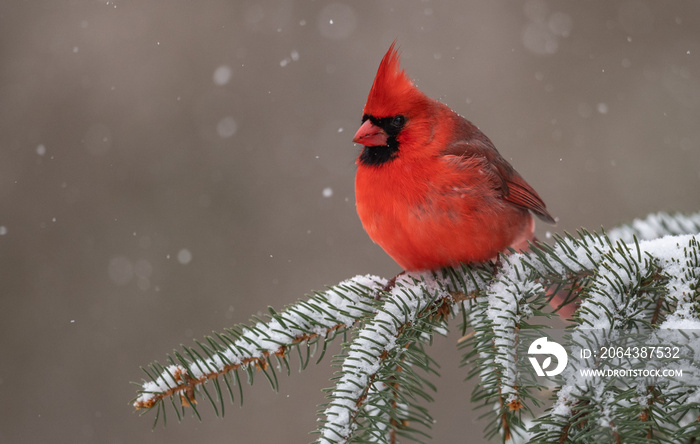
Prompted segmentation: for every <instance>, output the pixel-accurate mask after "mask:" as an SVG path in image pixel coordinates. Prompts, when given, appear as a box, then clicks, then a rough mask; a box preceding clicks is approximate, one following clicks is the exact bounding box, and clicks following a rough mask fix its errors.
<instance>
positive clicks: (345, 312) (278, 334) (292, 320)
mask: <svg viewBox="0 0 700 444" xmlns="http://www.w3.org/2000/svg"><path fill="white" fill-rule="evenodd" d="M384 285H386V280H385V279H383V278H379V277H376V276H369V275H367V276H356V277H354V278H352V279H348V280H346V281H343V282H341V283H340V284H338V285H336V286H334V287H331V288H329V289H328V290H327V291H325V292H323V293H319V294H317V295H316V296H315V297H313V298H311V299H309V300H308V301H301V302H299V303H297V304H295V305H293V306H290V307H288V309H287V310H285V311H283V312H281V313H279V314H278V315H274V316H272V318H271V319H270V321H269V322H258V323H257V324H255V325H254V326H252V327H248V328H244V329H243V330H242V332H241V333H240V335H239V336H238V337H236V338H232V339H235V340H231V341H230V342H226V343H224V345H222V347H221V349H220V350H216V353H207V354H208V355H209V356H208V357H207V359H197V360H194V361H193V362H190V363H188V365H187V366H185V365H175V364H173V365H170V366H167V367H162V366H160V365H158V366H153V368H162V369H163V371H161V372H160V374H159V375H158V376H157V377H154V378H152V380H151V381H145V382H144V383H143V385H142V388H141V391H140V394H139V396H138V397H137V398H136V400H135V402H134V405H135V406H136V407H139V406H149V405H151V404H152V402H153V401H154V400H155V399H156V398H158V397H159V396H161V397H162V396H163V395H166V396H167V395H168V394H172V393H174V392H175V390H176V389H177V388H178V387H184V386H185V385H186V383H187V381H186V380H187V379H194V380H204V379H206V378H208V377H211V375H216V374H220V373H223V372H226V371H228V370H231V369H232V367H235V366H245V365H251V364H255V363H256V362H258V361H259V360H264V359H266V357H267V356H270V355H272V354H274V353H276V352H278V351H280V350H284V348H285V347H287V346H290V345H293V344H294V343H296V342H298V341H299V339H300V338H302V339H304V338H307V337H308V336H309V335H325V334H328V333H330V332H331V330H333V329H337V328H338V326H350V325H352V324H353V323H354V322H355V321H356V320H357V319H359V318H361V317H362V316H364V315H365V314H366V313H367V312H368V311H372V310H373V307H372V304H373V301H374V298H373V293H374V292H376V291H378V290H379V289H381V288H382V287H383V286H384ZM368 295H369V296H368ZM149 375H150V374H149ZM182 375H187V378H183V377H182Z"/></svg>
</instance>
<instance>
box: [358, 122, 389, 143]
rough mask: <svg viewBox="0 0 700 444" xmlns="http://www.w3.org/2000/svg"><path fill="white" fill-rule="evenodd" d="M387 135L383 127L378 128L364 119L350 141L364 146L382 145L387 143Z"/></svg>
mask: <svg viewBox="0 0 700 444" xmlns="http://www.w3.org/2000/svg"><path fill="white" fill-rule="evenodd" d="M388 137H389V136H387V134H386V133H385V132H384V130H383V129H381V128H379V127H378V126H377V125H375V124H374V123H372V121H370V120H369V119H368V120H365V123H363V124H362V126H361V127H360V129H358V130H357V132H356V133H355V137H353V138H352V141H353V142H355V143H360V144H362V145H364V146H384V145H386V144H387V139H388Z"/></svg>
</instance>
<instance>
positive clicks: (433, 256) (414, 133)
mask: <svg viewBox="0 0 700 444" xmlns="http://www.w3.org/2000/svg"><path fill="white" fill-rule="evenodd" d="M353 142H355V143H358V144H361V145H364V148H363V149H362V153H361V154H360V155H359V157H358V159H357V175H356V177H355V197H356V201H357V213H358V214H359V216H360V220H361V221H362V225H363V227H364V229H365V230H366V231H367V234H369V237H370V238H372V240H373V241H374V242H376V243H377V244H379V245H380V246H381V247H382V248H383V249H384V251H386V252H387V253H388V254H389V256H391V257H392V258H393V259H394V260H395V261H396V262H397V263H398V264H399V265H400V266H401V267H402V268H403V269H404V270H407V271H414V270H434V269H438V268H441V267H444V266H451V265H456V264H458V263H460V262H464V263H471V262H481V261H486V260H489V259H493V258H496V257H497V255H498V253H499V252H501V251H503V250H504V249H506V248H507V247H512V248H514V249H516V250H523V249H527V246H528V245H527V243H528V241H531V240H534V234H533V233H534V227H535V222H534V219H533V217H532V214H531V213H534V214H535V215H536V216H538V217H539V218H540V219H542V220H544V221H546V222H549V223H554V218H553V217H552V215H551V214H549V212H548V211H547V207H546V206H545V204H544V202H543V201H542V199H541V198H540V196H539V195H538V194H537V192H535V190H534V189H533V188H532V187H531V186H530V185H528V183H527V182H525V180H524V179H523V178H522V177H521V176H520V174H518V172H517V171H515V170H514V169H513V167H512V166H511V165H510V164H509V163H508V161H506V160H505V159H504V158H503V157H502V156H501V155H500V154H499V152H498V151H497V150H496V148H495V147H494V145H493V143H491V141H490V140H489V138H488V137H486V135H484V133H482V132H481V131H479V129H478V128H477V127H476V126H475V125H474V124H472V123H471V122H470V121H468V120H467V119H465V118H463V117H461V116H460V115H459V114H457V113H456V112H454V111H452V110H451V109H450V108H449V107H448V106H447V105H445V104H443V103H441V102H438V101H437V100H434V99H431V98H429V97H427V96H426V95H425V94H423V93H422V92H421V91H420V90H419V89H418V88H416V86H415V85H414V84H413V82H412V81H411V80H410V79H409V77H408V76H407V75H406V73H405V72H404V71H403V70H402V69H401V67H400V65H399V55H398V53H397V50H396V49H395V43H393V44H392V45H391V47H390V48H389V51H387V53H386V55H385V56H384V58H383V59H382V61H381V63H380V65H379V70H378V71H377V75H376V77H375V79H374V84H373V85H372V89H371V90H370V92H369V97H368V98H367V103H366V104H365V107H364V109H363V116H362V126H360V129H359V130H357V133H356V134H355V137H354V138H353Z"/></svg>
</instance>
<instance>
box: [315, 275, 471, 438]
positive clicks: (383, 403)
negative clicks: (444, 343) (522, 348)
mask: <svg viewBox="0 0 700 444" xmlns="http://www.w3.org/2000/svg"><path fill="white" fill-rule="evenodd" d="M443 273H444V274H443V277H444V276H445V275H447V274H450V271H444V272H443ZM463 283H464V284H465V285H460V286H459V287H457V286H454V285H452V284H453V283H452V282H447V283H446V282H445V280H444V279H443V280H442V282H441V280H440V279H436V275H434V274H427V273H426V274H406V275H402V276H399V277H398V278H397V279H396V281H395V285H394V287H393V288H392V289H391V292H390V294H389V295H387V297H386V298H385V302H384V304H383V305H382V306H381V307H380V308H379V309H378V310H377V313H376V314H375V316H374V317H373V318H372V320H371V321H368V323H367V325H365V327H364V328H362V329H361V330H360V331H359V332H358V333H357V335H356V337H355V338H354V340H353V341H352V344H351V346H350V349H349V350H348V351H347V353H346V355H345V356H344V359H343V361H342V366H341V372H340V377H339V378H338V381H337V383H336V386H335V389H334V390H333V392H332V393H331V394H330V396H329V398H330V400H329V402H328V404H327V405H326V409H325V411H324V413H323V416H324V417H325V422H324V423H323V425H322V426H321V427H320V428H319V430H318V433H319V434H320V437H319V439H318V442H320V443H344V442H351V441H357V442H366V441H368V440H371V441H381V442H390V440H391V439H392V437H395V434H396V433H398V432H400V433H402V434H414V433H417V432H418V433H419V431H418V430H416V429H415V428H413V427H409V426H408V423H409V422H410V421H409V418H411V419H412V420H413V421H416V422H418V423H419V424H421V425H423V426H426V427H430V424H431V423H432V419H431V417H430V416H429V415H428V414H427V411H426V410H425V409H422V408H421V407H420V406H419V405H418V404H416V403H415V398H416V396H417V397H419V398H423V399H424V400H430V399H431V398H430V397H429V396H428V395H427V394H426V393H425V392H424V391H423V389H422V387H423V386H425V385H429V386H430V387H432V384H429V383H427V381H426V380H425V379H424V378H423V377H422V376H420V375H419V374H418V373H417V372H415V371H414V370H413V368H414V367H415V366H419V367H421V368H422V369H423V370H427V371H431V368H432V365H431V363H432V362H433V361H432V360H430V359H429V358H428V357H427V355H425V352H424V350H423V347H422V346H421V345H420V343H421V342H425V341H426V340H427V339H428V338H430V337H431V335H432V334H433V332H434V330H435V328H436V327H437V326H438V325H442V322H443V321H444V316H445V308H444V307H445V305H444V304H445V303H447V304H448V306H450V305H452V304H454V303H455V302H456V301H455V299H453V294H454V295H457V296H458V297H460V298H467V296H465V295H467V294H471V293H472V292H473V291H474V290H475V288H474V287H473V286H470V285H467V284H466V282H464V281H463ZM411 411H413V413H410V412H411ZM378 412H381V415H379V416H377V413H378ZM361 424H362V425H363V427H360V425H361ZM387 440H389V441H387Z"/></svg>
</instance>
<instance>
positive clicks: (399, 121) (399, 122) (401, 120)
mask: <svg viewBox="0 0 700 444" xmlns="http://www.w3.org/2000/svg"><path fill="white" fill-rule="evenodd" d="M405 124H406V118H405V117H404V116H401V115H398V116H396V117H394V119H393V120H392V121H391V126H393V127H394V128H402V127H403V126H404V125H405Z"/></svg>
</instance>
